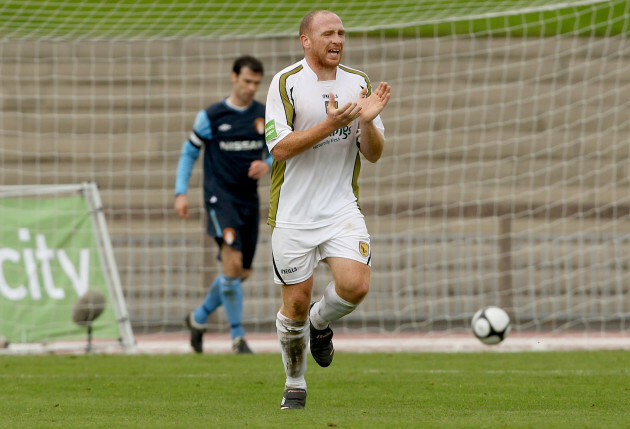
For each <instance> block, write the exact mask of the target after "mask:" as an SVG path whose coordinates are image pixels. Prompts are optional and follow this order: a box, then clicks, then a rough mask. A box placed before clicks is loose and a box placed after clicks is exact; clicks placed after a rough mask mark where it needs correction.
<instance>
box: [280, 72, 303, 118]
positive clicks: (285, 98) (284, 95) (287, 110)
mask: <svg viewBox="0 0 630 429" xmlns="http://www.w3.org/2000/svg"><path fill="white" fill-rule="evenodd" d="M303 68H304V67H303V66H302V65H299V66H298V67H296V68H294V69H293V70H290V71H288V72H286V73H284V74H283V75H281V76H280V82H279V84H278V86H279V87H280V99H281V100H282V104H283V105H284V114H285V115H286V117H287V125H288V126H290V127H291V128H293V120H294V119H295V109H293V104H291V100H289V93H288V92H287V79H288V78H289V77H290V76H292V75H294V74H296V73H299V72H300V71H302V69H303Z"/></svg>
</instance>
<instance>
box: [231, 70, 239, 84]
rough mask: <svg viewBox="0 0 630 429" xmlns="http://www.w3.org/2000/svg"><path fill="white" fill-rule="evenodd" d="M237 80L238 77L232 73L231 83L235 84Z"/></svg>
mask: <svg viewBox="0 0 630 429" xmlns="http://www.w3.org/2000/svg"><path fill="white" fill-rule="evenodd" d="M237 80H238V75H237V74H236V72H232V83H236V81H237Z"/></svg>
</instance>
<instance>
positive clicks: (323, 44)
mask: <svg viewBox="0 0 630 429" xmlns="http://www.w3.org/2000/svg"><path fill="white" fill-rule="evenodd" d="M302 37H303V38H302V43H303V46H304V48H305V54H306V55H307V56H308V57H309V59H311V60H313V61H315V63H316V64H319V65H320V66H321V67H323V68H333V67H337V66H338V65H339V63H340V62H341V56H342V55H343V46H344V43H345V41H346V30H345V29H344V28H343V23H342V22H341V19H340V18H339V17H338V16H337V15H335V14H334V13H320V14H318V15H316V16H315V17H313V22H312V23H311V26H310V31H309V32H308V34H306V35H303V36H302Z"/></svg>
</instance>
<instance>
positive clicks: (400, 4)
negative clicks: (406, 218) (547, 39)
mask: <svg viewBox="0 0 630 429" xmlns="http://www.w3.org/2000/svg"><path fill="white" fill-rule="evenodd" d="M313 9H331V10H334V11H335V12H337V13H338V14H339V16H341V18H342V19H343V21H344V25H345V27H346V29H348V30H349V31H350V32H352V31H365V30H371V31H375V32H378V34H381V33H380V32H381V31H385V34H390V35H392V36H399V35H400V33H399V30H398V29H401V31H402V34H404V35H408V36H411V37H416V36H423V37H424V36H444V35H450V34H465V35H469V34H476V35H478V37H487V36H489V35H492V36H496V37H500V36H503V35H508V34H509V35H510V36H514V37H520V36H527V37H538V36H540V35H543V36H549V35H556V34H579V35H584V36H610V35H615V34H628V32H629V31H630V29H628V28H627V23H626V19H625V18H624V17H625V15H626V14H627V13H628V2H627V1H625V0H613V1H601V0H592V1H588V0H563V1H559V0H507V1H506V0H451V1H440V0H438V1H436V0H396V1H378V2H370V4H369V7H366V6H365V2H363V1H359V0H354V1H342V2H340V1H316V0H303V1H300V2H295V1H287V0H271V1H265V2H260V1H257V0H232V1H229V2H225V1H205V0H139V1H138V0H123V1H116V2H107V1H102V0H53V1H50V0H5V1H3V2H2V3H1V4H0V37H5V38H9V39H11V38H22V37H28V38H66V39H74V38H86V37H87V38H101V37H105V38H116V39H126V38H132V39H135V38H152V37H179V38H181V37H211V38H234V37H246V36H250V37H268V36H271V35H275V36H277V35H290V36H292V37H295V36H296V34H297V29H298V25H299V21H300V19H301V18H302V17H303V16H304V15H305V14H306V13H307V12H309V11H311V10H313Z"/></svg>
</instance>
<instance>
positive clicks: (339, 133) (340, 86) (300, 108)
mask: <svg viewBox="0 0 630 429" xmlns="http://www.w3.org/2000/svg"><path fill="white" fill-rule="evenodd" d="M363 88H367V90H368V95H370V94H371V93H372V87H371V85H370V80H369V78H368V77H367V75H366V74H365V73H363V72H361V71H359V70H355V69H351V68H348V67H345V66H343V65H339V66H338V67H337V75H336V79H335V80H331V81H321V82H319V81H318V80H317V75H316V74H315V72H314V71H313V70H312V69H311V68H310V67H309V66H308V64H307V62H306V60H305V59H303V60H302V61H300V62H298V63H295V64H293V65H291V66H289V67H287V68H285V69H284V70H282V71H280V72H279V73H278V74H276V75H275V76H274V78H273V79H272V81H271V85H270V87H269V93H268V94H267V103H266V113H265V124H266V126H265V137H266V141H267V147H268V148H269V151H270V152H271V150H272V149H273V148H274V146H275V145H276V144H277V143H278V142H279V141H281V140H282V139H284V138H285V137H286V136H288V135H289V134H290V133H291V132H293V131H302V130H306V129H309V128H311V127H313V126H315V125H317V124H318V123H320V122H322V121H323V120H324V119H326V106H327V104H328V101H329V98H330V96H329V94H330V93H331V92H332V93H333V94H334V95H335V103H336V104H337V106H343V105H344V104H346V103H348V102H354V101H356V100H357V99H358V97H359V95H360V93H361V90H362V89H363ZM373 122H374V125H376V128H377V129H378V130H380V132H381V133H383V132H384V127H383V122H382V121H381V118H380V117H379V116H377V117H376V118H375V119H374V121H373ZM359 139H360V130H359V120H355V121H353V122H351V123H350V124H348V125H346V126H344V127H342V128H339V129H338V130H335V131H334V132H333V133H332V134H330V135H329V136H328V137H326V138H325V139H324V140H322V141H321V142H319V143H317V144H315V145H314V146H313V147H311V148H310V149H307V150H306V151H305V152H302V153H300V154H299V155H296V156H294V157H292V158H289V159H287V160H286V161H283V162H277V161H275V160H274V162H273V169H272V173H271V201H270V207H269V219H268V223H269V225H271V226H274V227H280V228H296V229H311V228H319V227H322V226H326V225H330V224H333V223H335V222H336V221H338V220H339V219H341V218H343V217H345V216H347V215H349V214H351V213H358V214H360V208H359V185H358V177H359V170H360V169H361V158H360V155H359V146H358V144H359Z"/></svg>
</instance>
